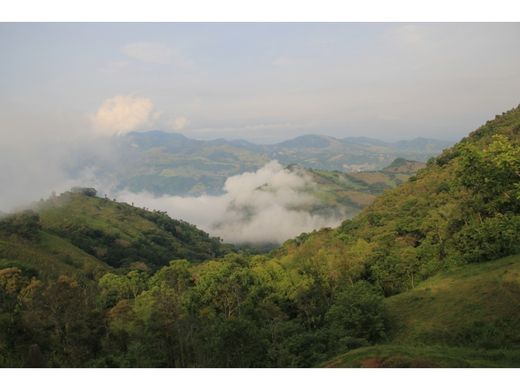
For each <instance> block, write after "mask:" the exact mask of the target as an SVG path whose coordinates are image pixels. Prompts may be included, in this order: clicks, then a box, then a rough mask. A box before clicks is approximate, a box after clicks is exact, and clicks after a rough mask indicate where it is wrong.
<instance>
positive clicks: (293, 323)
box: [0, 254, 386, 367]
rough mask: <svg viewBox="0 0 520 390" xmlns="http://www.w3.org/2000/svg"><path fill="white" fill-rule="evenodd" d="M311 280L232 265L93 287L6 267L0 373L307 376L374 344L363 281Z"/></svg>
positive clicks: (185, 265)
mask: <svg viewBox="0 0 520 390" xmlns="http://www.w3.org/2000/svg"><path fill="white" fill-rule="evenodd" d="M322 271H323V270H320V268H319V264H315V265H314V266H310V267H305V268H304V269H301V270H298V271H297V272H291V271H288V270H284V269H283V267H281V266H280V265H279V264H278V263H277V262H276V261H272V260H268V259H266V258H264V257H254V258H248V257H242V256H240V255H236V254H234V255H229V256H227V257H226V258H224V259H221V260H214V261H209V262H206V263H204V264H201V265H191V264H190V263H189V262H188V261H185V260H177V261H172V262H171V264H170V265H168V266H166V267H163V268H161V269H160V270H159V271H158V272H156V273H155V274H152V275H150V274H148V273H146V272H144V271H137V270H134V271H130V272H129V273H127V274H124V275H118V274H114V273H107V274H105V275H104V276H103V277H102V278H101V279H99V281H98V282H97V284H91V283H88V282H87V281H83V282H82V281H79V280H77V279H75V278H71V277H66V276H62V277H60V278H58V279H57V280H53V281H47V282H43V281H40V280H38V279H37V278H34V277H33V278H29V277H27V276H25V275H24V273H23V272H22V271H21V270H19V269H17V268H5V269H3V270H1V271H0V294H1V312H0V321H1V322H0V330H1V334H0V352H1V353H0V356H1V357H0V365H1V366H3V367H10V366H15V367H18V366H46V367H309V366H313V365H315V364H318V363H320V362H322V361H323V360H324V359H326V358H328V357H331V356H333V355H334V354H335V353H337V352H339V351H343V350H345V349H346V348H354V347H359V346H363V345H368V344H370V343H373V342H377V341H380V340H382V339H384V337H385V328H386V318H385V312H384V308H383V301H382V299H383V298H382V294H381V292H380V291H378V290H377V289H376V288H374V287H373V286H372V285H370V284H369V283H366V282H363V281H360V282H357V283H354V284H345V285H343V286H341V287H339V288H338V287H337V286H333V285H332V284H331V283H330V281H329V280H328V278H327V276H326V275H323V274H322Z"/></svg>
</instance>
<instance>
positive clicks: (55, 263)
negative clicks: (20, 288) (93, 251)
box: [0, 232, 110, 278]
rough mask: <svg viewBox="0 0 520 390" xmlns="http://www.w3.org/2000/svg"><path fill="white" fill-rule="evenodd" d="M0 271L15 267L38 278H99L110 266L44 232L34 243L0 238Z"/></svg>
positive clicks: (11, 238)
mask: <svg viewBox="0 0 520 390" xmlns="http://www.w3.org/2000/svg"><path fill="white" fill-rule="evenodd" d="M0 258H1V259H2V261H1V262H0V268H5V267H12V266H18V268H25V269H27V270H31V271H34V272H36V273H37V275H38V276H39V277H43V278H49V277H50V278H56V277H57V276H59V275H86V274H88V275H91V276H96V275H101V274H103V273H105V272H107V271H108V270H110V267H109V266H107V265H106V264H104V263H103V262H101V261H99V260H98V259H96V258H95V257H94V256H91V255H89V254H87V253H85V252H84V251H82V250H81V249H79V248H77V247H75V246H74V245H72V244H71V243H70V242H68V241H66V240H64V239H62V238H60V237H58V236H55V235H53V234H50V233H47V232H41V233H40V238H39V240H38V241H29V240H24V239H20V238H17V237H14V236H11V237H8V238H0Z"/></svg>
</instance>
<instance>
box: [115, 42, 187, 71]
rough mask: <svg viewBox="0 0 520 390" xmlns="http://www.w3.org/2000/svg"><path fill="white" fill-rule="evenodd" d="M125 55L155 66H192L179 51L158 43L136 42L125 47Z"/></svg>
mask: <svg viewBox="0 0 520 390" xmlns="http://www.w3.org/2000/svg"><path fill="white" fill-rule="evenodd" d="M122 51H123V53H124V54H125V55H126V56H127V57H129V58H132V59H134V60H139V61H143V62H151V63H153V64H160V65H166V64H174V65H176V66H178V67H181V68H187V67H190V66H191V61H190V60H189V59H188V58H187V57H185V56H184V55H183V54H181V53H180V52H179V51H177V50H175V49H173V48H171V47H169V46H166V45H163V44H162V43H156V42H136V43H129V44H128V45H125V46H124V47H123V49H122Z"/></svg>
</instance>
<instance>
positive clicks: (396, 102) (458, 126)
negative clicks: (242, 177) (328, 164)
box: [0, 23, 520, 211]
mask: <svg viewBox="0 0 520 390" xmlns="http://www.w3.org/2000/svg"><path fill="white" fill-rule="evenodd" d="M518 38H520V23H500V24H496V23H451V24H450V23H425V24H421V23H419V24H409V23H406V24H401V23H329V24H327V23H0V52H1V53H2V61H1V62H0V85H1V88H0V139H1V142H0V167H1V169H0V186H1V187H2V192H1V193H0V210H4V211H5V210H7V209H10V208H12V207H14V206H16V205H21V204H24V203H27V202H30V201H33V200H36V199H38V198H40V197H45V196H48V195H49V194H50V192H51V191H53V190H55V191H60V190H65V189H67V188H70V186H72V185H97V184H98V183H97V177H95V175H94V174H93V172H92V171H91V170H89V169H90V167H89V166H85V167H84V170H83V171H82V172H81V174H78V176H77V177H75V178H74V179H73V180H71V178H70V175H68V172H70V167H71V166H76V167H77V166H78V165H79V166H80V165H81V163H82V161H83V160H82V158H86V157H85V156H89V158H91V157H92V156H95V157H96V159H97V160H110V159H111V158H113V153H112V151H111V149H110V148H111V146H110V142H107V140H108V139H109V138H108V137H112V136H115V135H119V134H125V133H128V132H131V131H148V130H163V131H173V132H178V133H182V134H184V135H186V136H187V137H190V138H195V139H215V138H227V139H238V138H241V139H245V140H249V141H252V142H257V143H276V142H279V141H282V140H286V139H289V138H293V137H296V136H298V135H303V134H322V135H329V136H333V137H337V138H344V137H356V136H365V137H372V138H378V139H381V140H386V141H396V140H401V139H412V138H416V137H425V138H435V139H440V140H448V141H456V140H458V139H460V138H462V137H463V136H465V135H466V134H467V133H468V132H470V131H472V130H474V129H475V128H477V127H478V126H479V125H481V124H482V123H484V122H485V121H486V120H487V119H490V118H493V117H494V115H495V114H497V113H500V112H502V111H504V110H507V109H509V108H511V107H513V106H516V105H518V103H519V102H520V95H519V94H518V91H520V51H518V50H516V46H517V43H518Z"/></svg>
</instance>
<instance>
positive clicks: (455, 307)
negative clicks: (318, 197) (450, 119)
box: [0, 107, 520, 367]
mask: <svg viewBox="0 0 520 390" xmlns="http://www.w3.org/2000/svg"><path fill="white" fill-rule="evenodd" d="M519 141H520V107H518V108H516V109H514V110H511V111H509V112H507V113H504V114H503V115H501V116H498V117H497V118H496V119H495V120H493V121H490V122H488V123H487V124H486V125H484V126H482V127H481V128H480V129H478V130H477V131H475V132H474V133H472V134H471V135H470V136H469V137H467V138H466V139H464V140H462V141H461V142H460V143H459V144H457V145H455V146H454V147H452V148H450V149H448V150H446V151H445V152H444V153H443V154H441V155H440V156H439V157H437V158H435V159H432V160H430V161H429V162H428V164H427V166H426V167H425V168H424V169H422V170H419V171H418V172H417V173H416V174H415V175H414V176H412V177H410V179H409V180H408V181H407V182H406V183H403V184H401V185H399V186H397V187H396V188H394V189H388V190H386V191H385V192H384V193H383V194H382V195H380V196H379V197H377V198H376V199H375V201H374V202H373V203H372V204H371V205H370V206H368V207H367V208H366V209H365V210H364V211H362V212H361V213H360V214H359V215H358V216H357V217H355V218H354V219H352V220H349V221H345V222H344V223H343V224H342V225H341V226H340V227H338V228H336V229H330V228H329V229H323V230H321V231H318V232H313V233H308V234H302V235H301V236H299V237H296V238H294V239H292V240H289V241H287V242H286V243H285V244H284V245H283V246H281V247H280V248H277V249H276V250H274V251H272V252H271V253H269V254H257V255H252V254H246V253H243V252H238V251H236V252H231V251H230V250H229V249H230V248H228V247H226V246H223V245H222V244H221V243H220V242H219V241H218V240H216V239H211V238H209V237H208V236H207V235H206V234H205V233H203V232H201V231H199V230H197V229H196V228H194V227H193V226H191V225H189V224H187V223H185V222H181V221H175V220H171V219H169V218H168V217H167V216H165V215H164V214H162V213H160V212H150V211H146V210H140V209H136V208H134V207H131V206H129V205H125V204H119V203H116V202H112V201H109V200H107V199H101V198H97V197H95V196H94V195H93V194H92V193H91V191H87V192H88V193H87V192H85V191H84V190H79V191H78V190H76V191H74V192H71V193H66V194H64V195H62V196H60V197H58V198H53V199H50V200H48V201H46V202H43V203H42V204H40V205H39V206H38V207H37V208H36V214H35V213H24V214H17V215H13V216H11V217H7V218H5V219H3V220H2V222H1V225H0V232H1V233H0V240H1V241H0V259H1V260H0V266H1V269H0V365H1V366H7V367H19V366H51V367H70V366H72V367H77V366H80V367H310V366H328V367H344V366H345V367H495V366H498V367H510V366H512V367H518V366H519V365H520V332H519V329H520V314H519V312H518V302H519V299H520V254H519V253H520V246H519V243H520V214H519V212H520V206H519V205H520V196H519V195H520V184H519V183H520V169H519V162H520V142H519ZM407 165H408V163H403V162H402V161H401V162H399V161H398V162H396V163H395V164H392V166H391V167H389V168H388V169H389V171H390V172H391V173H392V174H394V175H398V174H402V173H403V171H404V170H406V169H407V168H406V166H407ZM378 175H379V174H378ZM362 177H364V178H365V183H368V184H370V185H372V184H374V183H376V182H380V181H381V180H387V179H383V178H382V177H380V176H376V178H374V177H372V178H371V179H368V178H367V177H366V176H362ZM388 177H389V176H386V178H388ZM322 178H323V180H332V183H334V180H343V179H345V180H347V178H345V177H343V176H342V177H341V178H340V176H336V175H335V174H328V173H325V174H323V175H322ZM331 178H332V179H331ZM349 180H352V179H350V178H349ZM360 180H361V179H360ZM367 180H368V181H367ZM352 182H355V181H354V180H353V181H352ZM355 183H359V182H355ZM331 185H332V184H331ZM114 248H116V249H117V250H115V249H114ZM66 255H68V257H67V256H66ZM167 256H170V258H169V259H167ZM219 256H220V257H219ZM213 257H219V258H213ZM170 260H172V261H170ZM203 260H204V261H203ZM87 265H88V266H87ZM92 267H94V269H93V268H92ZM50 270H52V272H51V271H50Z"/></svg>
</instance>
